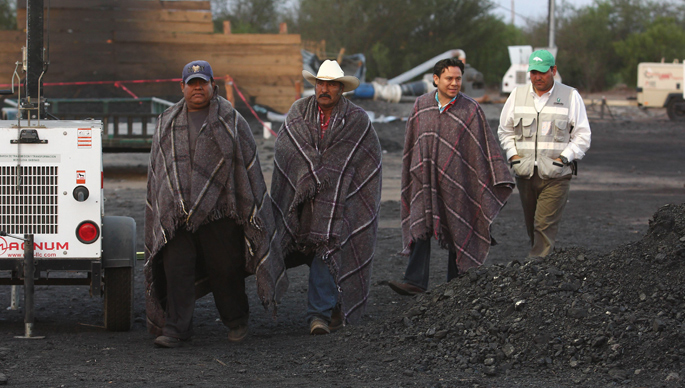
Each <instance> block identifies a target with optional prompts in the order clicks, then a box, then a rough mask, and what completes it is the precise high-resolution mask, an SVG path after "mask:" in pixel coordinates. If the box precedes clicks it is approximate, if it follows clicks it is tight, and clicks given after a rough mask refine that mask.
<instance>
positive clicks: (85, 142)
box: [76, 128, 93, 148]
mask: <svg viewBox="0 0 685 388" xmlns="http://www.w3.org/2000/svg"><path fill="white" fill-rule="evenodd" d="M76 136H77V138H76V144H77V148H91V147H92V146H93V131H92V130H91V129H89V128H79V129H78V131H77V135H76Z"/></svg>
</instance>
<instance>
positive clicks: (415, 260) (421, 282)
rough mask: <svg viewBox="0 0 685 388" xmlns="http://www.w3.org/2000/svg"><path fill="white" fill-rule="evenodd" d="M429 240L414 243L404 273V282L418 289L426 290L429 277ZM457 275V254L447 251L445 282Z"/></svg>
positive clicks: (419, 240)
mask: <svg viewBox="0 0 685 388" xmlns="http://www.w3.org/2000/svg"><path fill="white" fill-rule="evenodd" d="M430 259H431V240H430V238H428V239H418V240H416V241H414V244H413V245H412V247H411V253H410V254H409V264H408V265H407V270H406V271H404V281H405V282H407V283H409V284H411V285H413V286H416V287H419V288H421V289H423V290H427V289H428V277H429V275H430ZM458 274H459V270H458V269H457V253H456V252H454V251H449V254H448V255H447V281H448V282H449V281H450V280H452V279H454V278H455V277H457V275H458Z"/></svg>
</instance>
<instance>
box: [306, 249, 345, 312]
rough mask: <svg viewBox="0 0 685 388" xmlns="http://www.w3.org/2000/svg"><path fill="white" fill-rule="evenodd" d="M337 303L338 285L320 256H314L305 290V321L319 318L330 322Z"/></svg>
mask: <svg viewBox="0 0 685 388" xmlns="http://www.w3.org/2000/svg"><path fill="white" fill-rule="evenodd" d="M337 304H338V287H337V286H336V285H335V279H333V275H332V274H331V271H330V270H329V269H328V265H326V263H324V261H323V260H322V259H321V258H320V257H314V259H313V260H312V264H311V265H310V267H309V289H308V290H307V322H311V320H312V319H314V318H321V319H323V320H324V321H326V322H328V323H330V322H331V314H332V313H333V309H334V308H335V306H336V305H337Z"/></svg>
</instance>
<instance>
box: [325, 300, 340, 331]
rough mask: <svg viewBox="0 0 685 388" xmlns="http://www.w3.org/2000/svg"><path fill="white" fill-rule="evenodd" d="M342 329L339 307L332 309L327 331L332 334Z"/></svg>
mask: <svg viewBox="0 0 685 388" xmlns="http://www.w3.org/2000/svg"><path fill="white" fill-rule="evenodd" d="M342 327H343V314H342V310H340V307H339V306H338V307H336V308H334V309H333V314H331V323H329V324H328V330H329V331H330V332H331V333H332V332H334V331H336V330H339V329H342Z"/></svg>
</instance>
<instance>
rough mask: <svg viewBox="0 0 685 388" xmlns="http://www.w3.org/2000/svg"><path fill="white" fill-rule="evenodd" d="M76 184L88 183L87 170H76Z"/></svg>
mask: <svg viewBox="0 0 685 388" xmlns="http://www.w3.org/2000/svg"><path fill="white" fill-rule="evenodd" d="M76 184H77V185H85V184H86V170H76Z"/></svg>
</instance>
